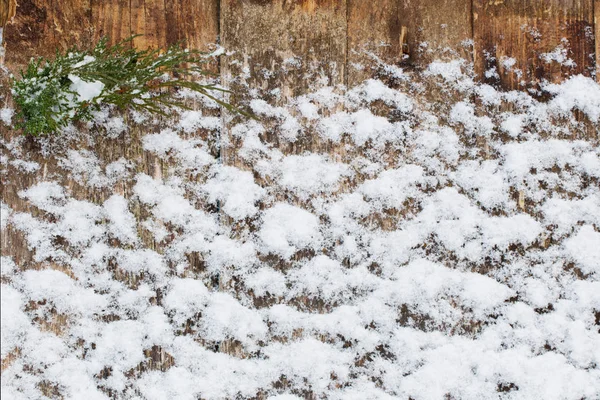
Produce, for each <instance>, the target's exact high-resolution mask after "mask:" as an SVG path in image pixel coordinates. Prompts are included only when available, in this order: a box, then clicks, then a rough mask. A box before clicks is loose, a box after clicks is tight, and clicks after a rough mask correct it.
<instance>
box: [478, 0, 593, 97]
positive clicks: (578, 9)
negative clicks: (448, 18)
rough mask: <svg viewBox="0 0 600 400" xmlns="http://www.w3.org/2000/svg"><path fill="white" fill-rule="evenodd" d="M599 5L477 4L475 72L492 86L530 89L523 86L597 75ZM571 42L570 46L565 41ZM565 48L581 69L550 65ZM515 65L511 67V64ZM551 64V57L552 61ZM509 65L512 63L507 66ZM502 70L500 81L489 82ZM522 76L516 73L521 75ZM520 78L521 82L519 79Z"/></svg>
mask: <svg viewBox="0 0 600 400" xmlns="http://www.w3.org/2000/svg"><path fill="white" fill-rule="evenodd" d="M592 1H593V0H496V1H489V0H474V3H473V16H474V19H473V21H474V38H475V69H476V72H477V73H478V74H479V75H480V76H481V77H482V78H483V79H484V81H487V82H489V83H499V84H500V85H501V86H503V87H505V88H508V89H518V88H524V86H526V85H522V84H521V81H523V82H528V83H530V82H531V83H532V84H533V85H536V84H539V83H540V82H541V81H542V80H543V79H547V80H550V81H553V82H558V81H560V80H561V79H563V78H564V77H566V76H570V75H573V74H585V75H591V74H592V72H593V68H594V67H593V65H594V60H593V59H592V57H591V54H592V53H593V52H594V37H593V36H594V33H593V29H594V25H593V3H592ZM563 39H564V40H566V42H564V40H563ZM559 46H563V47H564V48H565V49H566V55H567V57H568V58H569V59H571V60H573V62H574V63H575V64H576V65H575V66H572V67H569V66H561V65H560V64H559V63H557V62H547V61H546V60H545V59H544V54H545V53H551V52H553V51H555V50H556V49H557V48H558V47H559ZM511 58H512V59H514V65H513V66H512V67H511V66H510V64H511V62H510V60H509V59H511ZM546 58H547V57H546ZM507 60H509V62H507ZM493 68H496V70H497V72H498V75H499V76H498V77H493V76H488V77H485V75H484V74H485V72H486V71H488V70H490V69H493ZM517 70H518V71H520V72H515V71H517ZM519 74H520V75H521V76H519Z"/></svg>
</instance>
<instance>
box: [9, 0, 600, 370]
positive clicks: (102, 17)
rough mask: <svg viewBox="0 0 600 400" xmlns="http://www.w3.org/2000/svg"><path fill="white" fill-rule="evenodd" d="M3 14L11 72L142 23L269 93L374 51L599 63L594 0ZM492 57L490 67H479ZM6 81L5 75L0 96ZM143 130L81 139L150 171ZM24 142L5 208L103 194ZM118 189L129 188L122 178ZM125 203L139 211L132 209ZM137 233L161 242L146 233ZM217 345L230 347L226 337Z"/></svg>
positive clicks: (366, 59)
mask: <svg viewBox="0 0 600 400" xmlns="http://www.w3.org/2000/svg"><path fill="white" fill-rule="evenodd" d="M15 11H16V13H15ZM13 13H14V14H15V15H14V17H12V14H13ZM11 17H12V18H11ZM9 19H11V20H12V21H11V22H7V21H8V20H9ZM595 20H597V21H598V23H596V24H595V23H594V21H595ZM2 26H3V27H4V32H3V33H4V46H5V48H6V56H5V64H6V66H7V67H8V68H9V69H10V70H11V71H13V72H17V71H18V69H19V68H21V67H22V66H23V65H24V64H25V63H26V62H27V61H28V60H29V59H30V58H31V57H32V56H51V55H52V54H53V53H54V52H55V51H56V49H61V50H65V49H67V48H68V47H70V46H72V45H87V44H91V43H93V42H95V41H96V40H97V39H98V38H99V37H101V36H105V35H107V36H109V37H110V38H111V42H115V41H119V40H121V39H124V38H126V37H129V36H130V35H131V34H134V33H137V34H142V35H143V36H140V37H138V38H136V40H135V43H134V44H135V45H136V46H138V47H147V46H151V47H164V46H166V45H168V44H171V43H175V42H178V41H180V40H185V41H186V42H187V44H188V45H189V46H190V47H194V48H200V49H206V50H208V49H212V48H214V45H215V44H219V45H221V46H223V47H224V48H225V49H226V50H227V53H226V54H224V55H222V56H221V58H220V62H218V63H217V64H216V65H214V68H215V69H216V70H218V71H219V73H220V75H221V79H222V81H223V83H224V85H225V86H228V87H235V86H236V85H243V86H244V87H245V88H247V89H253V88H255V89H260V90H261V92H262V94H263V96H265V95H267V96H268V95H269V93H277V95H273V97H272V98H268V100H271V101H272V102H274V103H277V102H282V103H283V102H285V100H286V99H287V98H289V97H292V96H297V95H300V94H302V93H303V92H305V91H306V90H308V87H309V82H314V81H315V80H317V79H326V80H327V83H328V84H331V85H337V84H346V85H352V84H355V83H358V82H360V81H361V80H363V79H365V78H367V77H369V76H370V75H371V74H372V73H373V70H370V69H361V68H357V65H358V64H368V63H371V64H372V63H373V62H375V64H377V61H376V60H378V59H379V60H381V61H383V62H386V63H397V64H401V65H402V66H403V67H406V68H420V67H422V66H424V65H426V63H428V62H429V61H431V60H432V59H434V58H438V57H441V58H443V59H451V58H455V57H461V58H465V59H467V60H470V61H473V62H474V66H475V72H476V73H477V74H478V75H479V76H480V77H482V79H484V80H485V81H487V82H489V83H493V84H495V85H497V86H499V87H504V88H506V89H513V88H525V85H522V84H521V81H527V82H530V83H529V84H533V85H535V84H536V83H538V82H540V81H541V80H542V79H548V80H551V81H554V82H557V81H560V80H561V79H564V77H566V76H569V75H572V74H575V73H582V74H585V75H588V76H594V75H595V70H596V65H600V62H599V60H600V58H599V55H600V0H373V1H369V0H87V1H81V0H62V1H55V0H18V4H16V2H15V0H0V27H2ZM596 38H598V40H596ZM559 46H562V47H564V48H565V49H566V52H567V56H568V57H569V58H570V59H572V60H573V61H574V65H573V66H572V67H564V66H559V65H558V64H556V63H547V62H545V61H544V60H543V58H542V57H541V55H542V54H543V53H549V52H552V51H554V50H555V49H556V48H557V47H559ZM494 67H495V68H496V71H497V75H496V76H490V77H485V76H484V72H485V71H487V70H489V69H493V68H494ZM598 75H599V76H600V74H598ZM240 77H244V78H243V80H240ZM0 78H1V72H0ZM1 84H2V81H1V79H0V85H1ZM2 92H4V93H2ZM6 93H7V90H6V86H5V87H4V88H2V89H0V98H1V95H2V94H6ZM2 130H3V131H2ZM0 131H2V132H0V133H1V134H2V136H3V138H5V139H11V138H14V137H15V136H17V135H18V134H19V133H18V132H14V131H9V130H8V129H5V128H4V127H3V125H1V124H0ZM144 132H145V130H144V129H143V127H140V126H136V125H135V124H132V125H131V126H130V128H129V131H128V133H127V135H126V137H120V138H116V139H105V138H102V137H98V138H97V140H96V141H95V142H94V143H93V144H91V145H89V149H90V150H92V151H94V152H95V154H98V155H100V156H101V159H102V160H105V161H106V162H109V161H115V160H117V159H119V158H120V157H125V158H127V159H128V160H136V162H137V164H136V165H137V166H138V168H139V169H138V170H137V171H136V172H143V173H145V174H148V175H151V176H153V177H155V178H157V179H159V178H161V177H162V176H163V175H164V174H165V173H164V172H163V171H166V170H167V165H164V164H163V162H162V161H161V160H159V159H158V158H157V157H155V156H154V155H153V154H150V153H148V152H146V151H144V150H143V148H142V145H141V137H142V135H143V133H144ZM194 134H195V135H201V134H202V132H197V133H194ZM124 136H125V135H124ZM315 136H316V135H315ZM271 139H272V140H273V141H274V142H275V143H274V144H275V145H279V144H278V142H277V138H276V137H274V138H269V140H271ZM311 140H313V141H314V140H317V139H315V138H313V139H311ZM27 146H28V147H27V148H26V150H27V151H28V153H29V157H30V159H32V160H34V161H39V164H40V165H42V166H43V168H41V170H40V171H38V172H35V173H31V174H25V173H21V172H19V171H16V170H13V169H11V168H12V167H10V166H6V168H7V171H8V174H7V176H8V177H9V178H10V179H8V178H6V180H5V181H2V182H1V183H2V197H1V198H2V200H3V201H4V202H5V203H6V204H7V205H8V206H10V207H11V208H12V209H13V210H15V211H27V212H30V213H32V214H33V215H37V214H36V213H38V212H37V211H36V210H35V209H34V207H31V206H30V205H29V204H28V203H27V202H26V201H24V200H23V199H21V198H19V196H18V195H17V193H18V192H19V191H20V190H23V189H26V188H28V187H30V186H32V185H34V184H36V183H37V182H40V181H43V180H46V179H47V176H49V175H52V174H54V175H53V177H54V178H53V179H60V183H61V184H62V185H63V186H65V187H67V188H69V191H70V193H71V195H72V196H73V197H75V198H77V199H85V200H87V201H91V202H95V203H98V204H101V203H102V202H103V201H104V200H106V198H108V197H109V196H110V195H111V194H112V192H113V191H112V190H98V189H94V188H89V187H84V186H81V185H78V184H77V182H75V181H73V180H72V179H69V178H68V177H67V176H65V175H64V173H63V172H62V170H61V169H60V167H59V165H58V162H57V160H56V159H55V158H53V157H51V156H50V157H46V156H44V155H42V154H39V152H36V147H35V143H29V144H27ZM81 146H82V147H81V148H85V147H86V146H88V145H86V144H82V145H81ZM282 146H283V145H282ZM294 146H295V147H293V148H292V147H290V148H285V147H282V148H281V150H282V151H283V152H284V153H285V154H290V153H301V152H302V151H304V150H310V149H312V147H318V146H319V145H318V144H314V143H313V144H311V143H300V144H295V145H294ZM311 146H312V147H311ZM321 151H327V152H330V153H332V154H333V153H335V152H336V151H337V149H330V148H328V149H323V148H321ZM231 154H232V155H231V156H229V157H223V159H224V162H225V163H227V164H233V165H236V166H238V167H240V168H244V166H243V165H241V164H240V162H239V161H238V160H236V157H235V149H233V150H232V151H231ZM4 167H5V166H3V168H4ZM115 190H116V191H120V192H122V194H123V195H124V196H125V197H130V196H131V187H123V188H116V189H115ZM133 211H134V213H135V215H136V217H138V218H140V215H139V213H140V211H139V210H133ZM0 236H1V243H0V244H1V250H2V251H1V252H2V255H8V256H12V257H13V259H14V260H15V262H16V263H17V264H18V265H19V266H20V267H21V268H45V267H44V266H42V265H41V264H39V263H35V262H34V261H33V258H32V254H31V252H30V250H29V249H28V248H27V244H26V242H25V238H24V236H23V234H22V233H20V232H17V231H15V230H13V229H12V228H11V227H10V226H9V227H8V228H7V229H6V230H4V231H2V232H1V235H0ZM142 240H143V241H144V244H145V245H146V246H147V247H149V248H153V249H156V250H157V251H159V252H160V251H161V249H160V248H158V247H157V245H156V243H153V241H152V238H150V235H148V237H147V238H146V237H142ZM53 268H59V267H58V266H55V267H53ZM56 329H57V331H59V330H60V326H58V327H57V328H56ZM159 350H160V349H159ZM221 351H223V352H226V353H235V351H236V350H235V349H234V348H230V347H228V344H227V343H223V345H222V349H221ZM157 352H158V353H160V351H158V350H157ZM161 357H162V356H161ZM165 362H166V361H165ZM3 368H4V360H3Z"/></svg>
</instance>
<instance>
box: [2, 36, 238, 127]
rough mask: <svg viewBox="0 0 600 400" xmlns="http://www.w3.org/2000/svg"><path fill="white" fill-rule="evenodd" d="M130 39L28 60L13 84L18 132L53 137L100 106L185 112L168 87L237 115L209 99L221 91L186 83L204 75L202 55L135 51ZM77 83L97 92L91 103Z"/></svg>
mask: <svg viewBox="0 0 600 400" xmlns="http://www.w3.org/2000/svg"><path fill="white" fill-rule="evenodd" d="M135 37H136V36H131V37H130V38H128V39H125V40H123V41H122V42H119V43H117V44H115V45H113V46H108V45H107V42H108V39H107V38H102V39H101V40H100V41H99V42H98V44H97V45H96V46H95V47H94V48H93V49H91V50H81V49H78V48H72V49H70V50H69V51H68V52H67V53H65V54H61V53H59V52H58V51H57V53H56V57H55V58H54V60H52V61H49V60H44V59H42V58H38V59H32V60H31V61H30V62H29V64H28V66H27V69H26V70H25V71H21V79H16V78H13V80H12V93H13V98H14V101H15V104H16V106H17V109H18V110H17V111H18V112H17V121H18V122H17V127H18V128H22V129H23V131H24V133H25V134H29V135H34V136H38V135H44V134H52V133H56V132H57V131H58V130H59V129H60V128H62V127H65V126H67V125H68V124H69V123H70V122H73V121H89V120H91V119H92V112H93V111H95V110H98V109H99V108H100V107H101V106H102V105H105V104H111V105H114V106H116V107H118V108H119V109H121V110H125V109H127V108H129V107H131V108H133V109H135V110H138V111H148V112H150V113H158V114H165V106H167V107H170V106H178V107H183V108H187V107H186V106H185V105H184V103H183V102H182V101H181V100H178V99H176V98H174V97H173V92H174V91H173V90H171V89H173V88H188V89H190V90H192V91H194V92H197V93H201V94H202V95H204V96H206V97H208V98H210V99H212V100H214V101H216V102H217V103H218V104H220V105H221V106H223V107H225V108H226V109H228V110H230V111H238V112H240V111H239V110H236V109H235V107H233V106H232V105H231V104H229V103H226V102H224V101H222V100H220V99H218V98H217V97H216V96H215V95H214V92H218V91H220V92H226V90H224V89H222V88H219V87H216V86H214V85H207V84H200V83H197V82H196V81H194V80H193V79H189V78H190V76H193V75H196V74H200V75H207V74H209V73H208V72H207V71H206V70H204V69H203V68H202V65H203V64H205V63H206V55H205V53H202V52H200V51H197V50H186V49H183V48H182V47H181V46H180V45H173V46H171V47H169V48H168V49H167V50H166V51H164V52H161V51H160V50H151V49H147V50H138V49H135V48H134V47H133V46H132V45H131V42H132V40H133V39H134V38H135ZM81 81H82V82H86V83H87V84H91V85H92V87H93V88H95V89H96V91H99V93H97V94H95V95H94V96H93V97H91V98H86V97H85V96H82V93H79V92H77V83H78V82H79V83H80V82H81ZM88 97H89V96H88Z"/></svg>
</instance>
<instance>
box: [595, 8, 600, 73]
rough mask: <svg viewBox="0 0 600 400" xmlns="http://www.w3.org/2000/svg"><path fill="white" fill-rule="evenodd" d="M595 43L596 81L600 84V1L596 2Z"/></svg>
mask: <svg viewBox="0 0 600 400" xmlns="http://www.w3.org/2000/svg"><path fill="white" fill-rule="evenodd" d="M594 26H595V28H596V32H595V36H594V39H595V40H594V41H595V43H596V81H597V82H600V0H595V2H594Z"/></svg>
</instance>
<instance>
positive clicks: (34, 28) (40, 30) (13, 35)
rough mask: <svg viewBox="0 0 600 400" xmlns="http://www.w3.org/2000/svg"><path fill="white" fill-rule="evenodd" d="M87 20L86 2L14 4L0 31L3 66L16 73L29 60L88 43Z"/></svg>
mask: <svg viewBox="0 0 600 400" xmlns="http://www.w3.org/2000/svg"><path fill="white" fill-rule="evenodd" d="M90 20H91V8H90V2H89V1H82V0H68V1H63V2H54V1H52V0H20V1H18V2H17V8H16V15H15V17H14V19H13V22H12V23H9V24H8V25H7V26H6V27H5V29H4V42H5V47H6V58H5V60H6V65H7V66H8V67H9V68H10V69H11V70H13V71H18V69H19V68H21V67H22V66H23V65H24V64H26V63H27V62H28V61H29V59H30V58H31V57H35V56H43V57H49V56H51V55H53V54H54V53H55V51H56V49H60V50H66V49H67V48H69V47H71V46H73V45H75V44H81V43H89V42H90V40H91V36H92V29H91V24H90Z"/></svg>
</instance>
